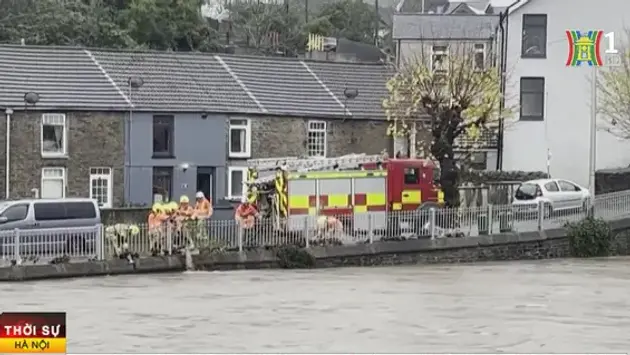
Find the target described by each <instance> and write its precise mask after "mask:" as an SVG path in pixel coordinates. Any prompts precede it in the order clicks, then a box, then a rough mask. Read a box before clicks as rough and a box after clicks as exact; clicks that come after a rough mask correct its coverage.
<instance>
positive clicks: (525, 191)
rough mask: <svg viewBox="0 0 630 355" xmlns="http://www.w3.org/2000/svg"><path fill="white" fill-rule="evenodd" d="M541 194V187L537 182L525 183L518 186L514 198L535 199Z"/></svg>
mask: <svg viewBox="0 0 630 355" xmlns="http://www.w3.org/2000/svg"><path fill="white" fill-rule="evenodd" d="M538 195H540V188H539V187H538V185H536V184H523V185H521V186H519V187H518V189H517V190H516V194H514V198H516V199H517V200H533V199H535V198H536V196H538Z"/></svg>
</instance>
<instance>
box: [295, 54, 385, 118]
mask: <svg viewBox="0 0 630 355" xmlns="http://www.w3.org/2000/svg"><path fill="white" fill-rule="evenodd" d="M307 64H308V66H309V67H310V68H311V69H312V70H313V72H314V73H316V74H317V76H318V77H319V78H320V79H321V80H322V81H323V82H324V84H326V86H327V87H328V88H330V90H331V91H332V92H333V93H334V94H335V96H337V97H338V98H339V100H342V102H343V103H344V104H345V105H346V107H347V108H348V110H349V111H350V113H351V114H352V115H353V116H354V117H357V118H363V117H370V116H373V113H374V112H378V111H380V110H382V103H383V99H384V98H385V97H386V96H387V88H386V86H385V85H384V84H383V83H387V81H388V80H389V79H390V78H391V77H392V76H393V74H394V68H393V67H389V68H386V69H385V70H384V68H383V66H382V65H378V64H346V63H325V62H308V63H307ZM346 88H348V89H357V91H358V94H359V95H358V96H357V97H356V98H354V99H351V100H347V99H346V97H345V95H344V90H345V89H346Z"/></svg>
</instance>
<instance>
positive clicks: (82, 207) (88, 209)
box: [33, 202, 96, 221]
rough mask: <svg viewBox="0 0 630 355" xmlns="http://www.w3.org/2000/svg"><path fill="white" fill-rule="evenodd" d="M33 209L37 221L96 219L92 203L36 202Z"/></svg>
mask: <svg viewBox="0 0 630 355" xmlns="http://www.w3.org/2000/svg"><path fill="white" fill-rule="evenodd" d="M33 207H34V212H35V220H37V221H55V220H62V219H94V218H96V208H95V207H94V204H93V203H91V202H35V204H34V205H33Z"/></svg>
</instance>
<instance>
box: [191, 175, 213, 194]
mask: <svg viewBox="0 0 630 355" xmlns="http://www.w3.org/2000/svg"><path fill="white" fill-rule="evenodd" d="M196 191H201V192H203V194H204V195H205V196H206V198H208V199H210V198H212V197H213V196H214V168H210V167H199V168H197V189H196V190H195V192H196Z"/></svg>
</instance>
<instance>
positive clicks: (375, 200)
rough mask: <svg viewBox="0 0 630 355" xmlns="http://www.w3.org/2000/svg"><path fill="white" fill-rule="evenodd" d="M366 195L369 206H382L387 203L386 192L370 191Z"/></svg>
mask: <svg viewBox="0 0 630 355" xmlns="http://www.w3.org/2000/svg"><path fill="white" fill-rule="evenodd" d="M365 197H366V203H367V205H368V206H382V205H384V204H385V194H384V193H368V194H366V195H365Z"/></svg>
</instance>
